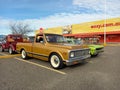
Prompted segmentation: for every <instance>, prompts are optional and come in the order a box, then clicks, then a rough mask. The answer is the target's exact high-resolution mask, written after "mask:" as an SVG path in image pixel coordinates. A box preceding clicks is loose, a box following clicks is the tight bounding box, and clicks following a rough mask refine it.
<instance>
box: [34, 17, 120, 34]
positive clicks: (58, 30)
mask: <svg viewBox="0 0 120 90" xmlns="http://www.w3.org/2000/svg"><path fill="white" fill-rule="evenodd" d="M105 29H106V32H111V31H120V17H119V18H112V19H107V20H100V21H93V22H86V23H80V24H73V25H67V26H61V27H53V28H47V29H44V32H45V33H55V34H79V33H93V32H104V30H105ZM38 32H39V30H37V31H36V33H38Z"/></svg>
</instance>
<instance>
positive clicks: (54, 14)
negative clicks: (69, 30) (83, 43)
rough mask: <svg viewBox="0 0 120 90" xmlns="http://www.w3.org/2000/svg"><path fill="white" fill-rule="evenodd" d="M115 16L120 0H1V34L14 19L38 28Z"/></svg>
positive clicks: (7, 29) (118, 15) (119, 10)
mask: <svg viewBox="0 0 120 90" xmlns="http://www.w3.org/2000/svg"><path fill="white" fill-rule="evenodd" d="M116 17H120V0H0V35H1V34H5V35H7V34H10V33H11V31H10V28H9V27H10V24H11V23H15V22H24V23H27V24H29V25H30V28H31V29H33V30H37V29H39V28H44V29H45V28H51V27H58V26H65V25H70V24H78V23H83V22H91V21H96V20H103V19H105V18H107V19H109V18H116ZM31 34H34V33H31Z"/></svg>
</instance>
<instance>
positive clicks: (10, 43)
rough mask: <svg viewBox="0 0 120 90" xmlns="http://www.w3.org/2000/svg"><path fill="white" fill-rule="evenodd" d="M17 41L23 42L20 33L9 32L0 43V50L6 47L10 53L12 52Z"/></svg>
mask: <svg viewBox="0 0 120 90" xmlns="http://www.w3.org/2000/svg"><path fill="white" fill-rule="evenodd" d="M17 42H23V37H22V35H20V34H9V35H7V36H6V37H5V39H4V40H3V41H2V43H1V45H0V51H1V52H3V51H4V50H5V49H8V51H9V53H10V54H13V53H14V52H15V51H16V44H17Z"/></svg>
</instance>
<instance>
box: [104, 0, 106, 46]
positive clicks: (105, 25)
mask: <svg viewBox="0 0 120 90" xmlns="http://www.w3.org/2000/svg"><path fill="white" fill-rule="evenodd" d="M104 6H105V10H104V14H105V17H104V46H106V0H105V5H104Z"/></svg>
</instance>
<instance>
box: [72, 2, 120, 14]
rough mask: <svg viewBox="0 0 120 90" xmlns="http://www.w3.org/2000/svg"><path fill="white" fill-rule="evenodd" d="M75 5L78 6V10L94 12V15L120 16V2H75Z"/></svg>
mask: <svg viewBox="0 0 120 90" xmlns="http://www.w3.org/2000/svg"><path fill="white" fill-rule="evenodd" d="M73 5H74V6H77V7H78V8H77V9H79V8H87V9H89V10H94V11H95V12H94V13H98V12H100V13H106V14H108V15H117V16H118V15H119V16H120V0H73ZM105 9H106V10H105Z"/></svg>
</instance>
